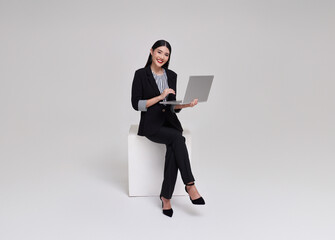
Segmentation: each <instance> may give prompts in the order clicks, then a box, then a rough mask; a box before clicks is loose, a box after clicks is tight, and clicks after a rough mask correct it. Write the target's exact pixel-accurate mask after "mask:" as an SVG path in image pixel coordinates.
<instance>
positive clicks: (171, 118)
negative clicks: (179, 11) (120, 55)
mask: <svg viewBox="0 0 335 240" xmlns="http://www.w3.org/2000/svg"><path fill="white" fill-rule="evenodd" d="M170 58H171V46H170V44H169V43H168V42H167V41H165V40H159V41H157V42H156V43H155V44H154V45H153V46H152V48H151V49H150V54H149V58H148V61H147V64H146V65H145V67H144V68H141V69H138V70H137V71H136V72H135V76H134V80H133V85H132V96H131V102H132V106H133V108H134V109H135V110H137V111H141V119H140V124H139V129H138V135H140V136H145V137H147V138H148V139H149V140H151V141H153V142H156V143H161V144H165V145H166V156H165V166H164V180H163V184H162V190H161V193H160V199H161V201H162V208H163V214H165V215H166V216H169V217H172V214H173V210H172V208H171V202H170V199H171V197H172V194H173V191H174V187H175V183H176V179H177V173H178V169H179V171H180V174H181V177H182V180H183V182H184V184H185V190H186V192H187V193H188V194H189V196H190V199H191V201H192V203H193V204H197V205H203V204H205V201H204V199H203V198H202V197H201V196H200V194H199V193H198V191H197V189H196V187H195V185H194V177H193V174H192V171H191V166H190V161H189V157H188V152H187V148H186V144H185V138H184V137H183V135H182V132H183V128H182V126H181V124H180V122H179V120H178V117H177V115H176V113H177V112H179V111H180V110H181V109H182V108H187V107H194V106H195V105H197V103H198V100H197V99H194V100H193V101H192V102H191V103H190V104H185V105H175V106H170V105H163V104H160V103H159V102H164V101H175V100H176V86H177V74H176V73H175V72H173V71H171V70H169V69H168V67H169V62H170Z"/></svg>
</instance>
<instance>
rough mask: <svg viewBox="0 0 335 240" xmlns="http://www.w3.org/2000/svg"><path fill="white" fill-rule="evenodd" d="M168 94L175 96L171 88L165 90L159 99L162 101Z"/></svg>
mask: <svg viewBox="0 0 335 240" xmlns="http://www.w3.org/2000/svg"><path fill="white" fill-rule="evenodd" d="M169 94H176V93H175V91H174V90H173V89H172V88H165V89H164V91H163V92H162V94H161V95H159V99H160V100H163V99H164V98H166V96H167V95H169Z"/></svg>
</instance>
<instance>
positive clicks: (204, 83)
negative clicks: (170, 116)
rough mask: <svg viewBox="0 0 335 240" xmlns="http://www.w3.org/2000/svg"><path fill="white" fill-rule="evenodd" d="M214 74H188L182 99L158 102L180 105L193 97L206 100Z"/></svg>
mask: <svg viewBox="0 0 335 240" xmlns="http://www.w3.org/2000/svg"><path fill="white" fill-rule="evenodd" d="M213 79H214V76H213V75H207V76H190V79H189V80H188V84H187V88H186V92H185V96H184V100H182V101H181V100H177V101H165V102H164V101H163V102H159V103H160V104H164V105H169V104H170V105H181V104H189V103H191V102H192V101H193V100H194V99H198V102H206V101H207V99H208V95H209V91H210V90H211V86H212V82H213Z"/></svg>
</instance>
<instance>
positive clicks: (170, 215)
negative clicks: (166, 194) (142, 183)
mask: <svg viewBox="0 0 335 240" xmlns="http://www.w3.org/2000/svg"><path fill="white" fill-rule="evenodd" d="M159 199H160V200H161V201H162V208H163V207H164V203H163V200H162V196H159ZM162 210H163V214H164V215H165V216H168V217H172V215H173V209H172V208H170V209H162Z"/></svg>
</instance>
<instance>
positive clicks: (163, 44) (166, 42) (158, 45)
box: [145, 40, 171, 69]
mask: <svg viewBox="0 0 335 240" xmlns="http://www.w3.org/2000/svg"><path fill="white" fill-rule="evenodd" d="M161 46H165V47H167V48H168V49H169V51H170V55H169V60H168V61H167V62H166V63H165V64H164V65H163V66H162V67H163V68H165V69H168V67H169V63H170V58H171V45H170V43H168V41H165V40H158V41H157V42H155V44H154V45H152V47H151V49H152V51H154V50H155V49H156V48H158V47H161ZM151 63H152V56H151V54H149V57H148V61H147V64H145V67H148V66H150V65H151Z"/></svg>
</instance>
